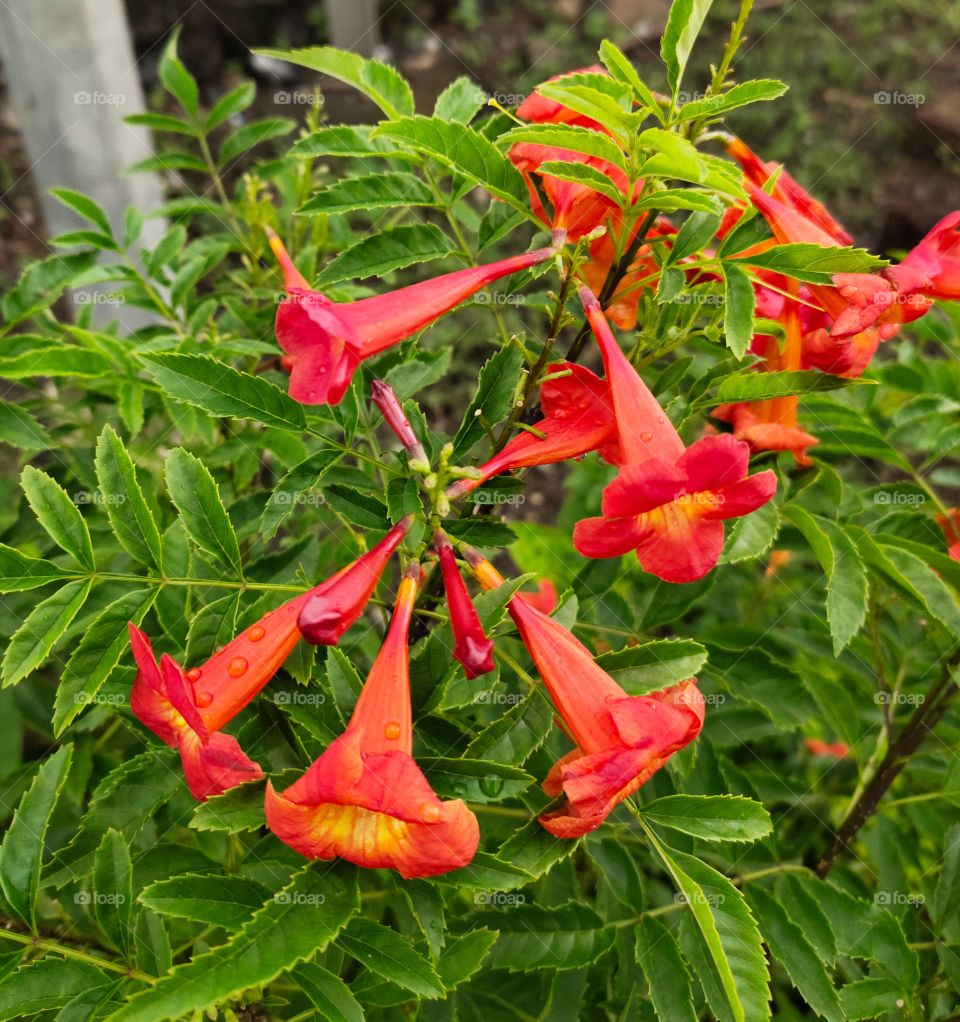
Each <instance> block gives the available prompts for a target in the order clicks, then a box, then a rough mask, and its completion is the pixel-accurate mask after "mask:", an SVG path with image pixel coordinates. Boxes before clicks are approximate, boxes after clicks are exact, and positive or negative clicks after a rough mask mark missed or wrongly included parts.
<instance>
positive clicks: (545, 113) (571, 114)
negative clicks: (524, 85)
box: [517, 64, 607, 130]
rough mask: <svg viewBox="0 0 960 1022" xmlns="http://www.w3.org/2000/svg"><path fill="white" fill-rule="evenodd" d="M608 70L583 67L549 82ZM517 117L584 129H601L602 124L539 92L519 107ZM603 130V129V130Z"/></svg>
mask: <svg viewBox="0 0 960 1022" xmlns="http://www.w3.org/2000/svg"><path fill="white" fill-rule="evenodd" d="M606 73H607V72H606V69H605V68H603V67H602V66H601V65H600V64H592V65H591V66H590V67H581V68H577V69H575V70H573V71H564V72H563V73H562V74H558V75H554V76H553V77H552V78H548V79H547V81H548V82H559V81H562V80H563V79H564V78H567V77H569V76H570V75H576V74H603V75H605V74H606ZM517 117H519V118H521V119H522V120H524V121H533V122H534V123H535V124H578V125H580V126H581V127H584V128H597V129H600V124H599V123H598V122H597V121H595V120H593V119H592V118H590V117H587V116H586V115H584V114H579V113H577V111H576V110H571V109H570V107H568V106H564V105H563V104H562V103H560V102H558V101H557V100H555V99H547V97H546V96H541V95H540V93H539V92H532V93H531V94H530V95H529V96H527V98H526V99H525V100H524V101H523V102H522V103H521V104H520V106H518V107H517ZM601 130H602V129H601Z"/></svg>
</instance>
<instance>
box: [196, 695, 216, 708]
mask: <svg viewBox="0 0 960 1022" xmlns="http://www.w3.org/2000/svg"><path fill="white" fill-rule="evenodd" d="M212 702H213V696H212V695H211V694H210V693H209V692H198V693H197V706H199V707H200V708H201V709H202V708H203V707H204V706H209V705H210V704H211V703H212Z"/></svg>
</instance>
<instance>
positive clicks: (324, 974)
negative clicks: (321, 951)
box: [290, 962, 366, 1022]
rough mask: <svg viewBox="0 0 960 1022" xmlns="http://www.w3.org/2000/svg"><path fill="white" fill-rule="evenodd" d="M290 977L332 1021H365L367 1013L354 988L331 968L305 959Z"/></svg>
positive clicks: (293, 970) (323, 1015)
mask: <svg viewBox="0 0 960 1022" xmlns="http://www.w3.org/2000/svg"><path fill="white" fill-rule="evenodd" d="M290 978H291V979H292V980H293V981H294V983H296V984H297V986H298V987H300V989H301V990H302V991H303V992H304V993H305V994H306V995H307V997H309V998H310V1003H311V1004H312V1005H313V1006H314V1007H315V1008H316V1009H317V1010H318V1011H319V1012H320V1013H321V1016H322V1017H323V1018H324V1019H326V1020H328V1022H364V1019H365V1018H366V1015H365V1014H364V1012H363V1008H361V1007H360V1004H359V1002H358V1001H357V999H356V998H355V997H354V996H353V994H352V993H351V992H350V988H349V987H348V986H347V984H346V983H344V981H343V980H342V979H341V978H340V977H339V976H335V975H334V974H333V973H332V972H330V971H329V969H325V968H323V966H322V965H317V963H316V962H304V964H303V965H298V966H297V967H296V968H295V969H291V970H290Z"/></svg>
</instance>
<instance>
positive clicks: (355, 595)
mask: <svg viewBox="0 0 960 1022" xmlns="http://www.w3.org/2000/svg"><path fill="white" fill-rule="evenodd" d="M411 520H412V519H411V518H410V517H409V516H408V517H407V518H405V519H403V520H402V521H401V522H400V523H399V524H397V525H396V526H395V527H394V528H393V529H392V530H391V531H390V532H389V533H388V534H387V535H386V536H385V537H384V538H383V539H382V540H381V541H380V543H378V544H377V546H376V547H374V548H373V549H372V550H370V551H369V552H368V553H366V554H364V555H363V556H362V557H360V558H358V559H357V560H356V561H354V562H353V563H352V564H350V565H348V566H347V567H346V568H343V569H342V570H341V571H339V572H337V574H336V575H334V576H333V577H331V578H329V579H327V580H326V581H325V582H321V583H320V585H318V586H317V587H316V588H314V589H311V590H309V591H307V592H305V593H302V594H301V595H300V596H297V597H295V598H294V599H292V600H290V601H288V602H287V603H285V604H283V605H282V606H281V607H278V608H276V609H275V610H271V611H270V612H269V613H268V614H265V615H264V616H263V617H262V618H261V619H260V620H259V621H258V622H257V623H256V624H254V625H251V626H250V627H249V628H247V629H246V630H245V631H243V632H241V634H240V635H238V636H237V637H236V638H235V639H233V640H232V641H231V642H229V643H227V645H226V646H224V647H223V649H221V650H220V651H219V652H218V653H215V654H214V655H213V656H212V657H211V658H210V659H209V660H208V661H207V662H206V663H205V664H202V665H201V666H199V667H192V668H190V670H188V671H184V670H183V669H182V668H181V667H180V665H179V664H178V663H177V662H176V660H174V659H173V657H171V656H168V655H167V654H164V655H163V656H162V657H161V659H160V663H159V665H158V664H157V659H156V656H155V655H154V652H153V647H152V646H151V644H150V640H149V638H147V636H146V634H145V633H144V632H143V631H141V630H140V629H139V628H138V627H137V626H136V625H134V624H133V622H131V623H130V645H131V648H132V650H133V656H134V659H135V660H136V663H137V675H136V677H135V678H134V682H133V688H132V690H131V693H130V708H131V710H132V711H133V714H134V716H135V717H137V719H138V720H139V721H140V722H141V723H143V724H145V725H146V726H147V727H148V728H150V730H151V731H153V733H154V734H155V735H157V737H158V738H160V739H161V740H162V741H164V742H166V743H167V745H169V746H170V747H171V748H174V749H179V750H180V756H181V759H182V760H183V768H184V773H185V775H186V778H187V785H188V787H189V788H190V791H191V793H192V794H193V795H194V796H195V797H196V798H199V799H205V798H208V797H209V796H210V795H219V794H221V793H222V792H224V791H226V790H227V789H228V788H232V787H234V786H235V785H237V784H242V783H243V782H244V781H249V780H253V779H255V778H258V777H262V776H263V775H262V772H261V770H260V767H259V766H258V765H257V764H256V763H254V762H253V761H252V760H251V759H249V758H248V757H247V756H246V754H245V753H244V752H243V750H242V749H241V748H240V746H239V745H238V744H237V741H236V739H235V738H233V737H231V736H230V735H227V734H223V733H222V732H221V728H223V727H224V726H226V725H227V724H228V723H229V722H230V721H231V720H233V718H234V717H235V716H236V715H237V714H238V713H240V711H241V710H243V709H244V707H246V706H247V705H248V704H249V703H250V702H251V701H252V700H253V699H254V698H255V697H256V696H257V695H258V694H259V693H260V691H261V690H262V689H263V687H264V686H265V685H266V684H267V683H268V682H269V681H270V680H271V678H273V676H274V675H275V674H276V673H277V671H278V670H279V669H280V667H281V666H282V664H283V662H284V660H286V659H287V657H288V656H289V655H290V653H291V652H292V651H293V647H294V646H295V645H296V644H297V642H298V641H299V639H300V637H301V634H302V632H301V621H302V618H303V614H304V612H305V611H306V612H308V624H310V625H311V626H312V627H313V628H314V631H313V632H312V634H313V635H314V640H313V641H324V642H336V641H337V639H338V638H339V637H340V635H341V634H342V633H343V632H344V631H346V629H347V628H348V627H349V626H350V625H351V624H353V622H354V621H356V619H357V618H358V617H359V616H360V614H361V613H362V612H363V608H364V607H365V606H366V604H367V601H368V600H369V599H370V595H371V594H372V592H373V589H374V587H375V586H376V584H377V581H378V579H379V578H380V575H381V574H382V573H383V569H384V567H385V566H386V563H387V560H388V559H389V557H390V554H391V553H392V552H393V551H394V550H395V549H396V547H397V545H398V544H399V543H400V541H401V540H402V539H403V537H404V535H405V534H406V531H407V529H408V528H409V527H410V522H411ZM314 601H316V602H317V604H319V608H317V607H316V606H315V604H314ZM318 635H319V636H321V637H320V638H317V637H316V636H318Z"/></svg>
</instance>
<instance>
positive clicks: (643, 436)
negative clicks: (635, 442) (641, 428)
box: [640, 433, 653, 444]
mask: <svg viewBox="0 0 960 1022" xmlns="http://www.w3.org/2000/svg"><path fill="white" fill-rule="evenodd" d="M640 439H641V440H642V441H643V442H644V443H645V444H648V443H650V441H651V440H652V439H653V434H652V433H641V434H640Z"/></svg>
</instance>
